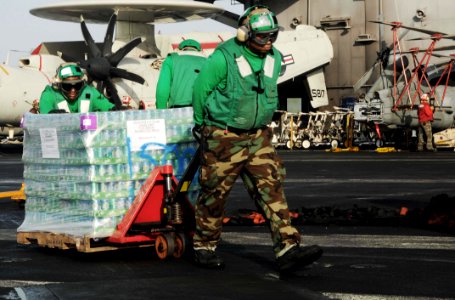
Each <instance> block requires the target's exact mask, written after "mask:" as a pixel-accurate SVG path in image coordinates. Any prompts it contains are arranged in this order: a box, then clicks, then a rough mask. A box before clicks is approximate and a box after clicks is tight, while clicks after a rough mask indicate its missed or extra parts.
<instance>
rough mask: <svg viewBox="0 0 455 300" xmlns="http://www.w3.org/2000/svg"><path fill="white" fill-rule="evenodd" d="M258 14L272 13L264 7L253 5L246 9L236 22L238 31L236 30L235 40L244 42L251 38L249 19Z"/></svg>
mask: <svg viewBox="0 0 455 300" xmlns="http://www.w3.org/2000/svg"><path fill="white" fill-rule="evenodd" d="M258 13H269V14H272V12H271V11H270V10H269V8H268V7H267V6H265V5H254V6H251V7H250V8H248V9H247V10H246V11H245V12H244V13H243V15H242V16H240V18H239V21H238V29H237V40H238V41H240V42H246V41H247V40H249V39H250V38H251V35H252V30H251V26H250V17H251V16H252V15H254V14H258ZM274 21H275V24H278V22H277V21H276V17H275V16H274Z"/></svg>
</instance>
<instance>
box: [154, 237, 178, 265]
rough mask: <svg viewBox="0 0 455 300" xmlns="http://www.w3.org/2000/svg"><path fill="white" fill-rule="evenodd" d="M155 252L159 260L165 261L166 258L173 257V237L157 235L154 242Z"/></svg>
mask: <svg viewBox="0 0 455 300" xmlns="http://www.w3.org/2000/svg"><path fill="white" fill-rule="evenodd" d="M155 250H156V254H157V255H158V257H159V258H160V259H166V257H168V256H171V255H173V254H174V252H175V251H174V250H175V242H174V238H173V236H172V235H171V234H169V233H164V234H160V235H158V236H157V237H156V240H155Z"/></svg>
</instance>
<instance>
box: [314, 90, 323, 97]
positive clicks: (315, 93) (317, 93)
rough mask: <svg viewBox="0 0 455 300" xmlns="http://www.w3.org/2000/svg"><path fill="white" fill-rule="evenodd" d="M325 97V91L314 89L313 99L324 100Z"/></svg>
mask: <svg viewBox="0 0 455 300" xmlns="http://www.w3.org/2000/svg"><path fill="white" fill-rule="evenodd" d="M324 95H325V90H318V89H312V90H311V97H313V98H322V97H324Z"/></svg>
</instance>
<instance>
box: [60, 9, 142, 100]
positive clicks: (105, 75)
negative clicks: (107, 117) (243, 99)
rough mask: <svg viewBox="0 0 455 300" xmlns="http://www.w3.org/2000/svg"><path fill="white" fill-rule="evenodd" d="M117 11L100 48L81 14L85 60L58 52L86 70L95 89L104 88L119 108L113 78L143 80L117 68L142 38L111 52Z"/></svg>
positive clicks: (140, 81)
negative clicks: (85, 50)
mask: <svg viewBox="0 0 455 300" xmlns="http://www.w3.org/2000/svg"><path fill="white" fill-rule="evenodd" d="M117 15H118V12H115V13H114V14H113V15H112V16H111V18H110V20H109V23H108V26H107V30H106V35H105V37H104V42H103V44H102V47H101V49H100V48H98V46H97V45H96V43H95V41H94V40H93V38H92V36H91V34H90V32H89V30H88V28H87V25H86V23H85V20H84V18H83V16H82V15H81V29H82V35H83V36H84V41H85V44H86V45H87V47H88V49H89V52H88V56H87V58H86V59H85V60H82V61H78V60H77V59H74V58H73V57H71V56H69V55H65V54H64V53H61V52H59V53H58V54H59V55H60V57H61V58H62V59H63V60H64V61H67V62H78V63H79V65H80V66H81V68H83V69H85V70H86V71H87V75H88V77H89V82H92V81H95V82H97V89H98V90H99V91H100V92H103V91H104V89H106V92H107V94H108V95H109V96H110V98H111V99H112V100H113V102H114V104H115V107H116V108H117V109H120V107H121V106H122V101H121V100H120V97H119V96H118V91H117V88H116V87H115V84H114V82H113V81H112V79H113V78H123V79H126V80H131V81H134V82H137V83H140V84H144V82H145V80H144V78H142V77H141V76H139V75H137V74H134V73H131V72H128V71H127V70H125V69H121V68H118V67H117V66H118V64H119V63H120V61H121V60H122V59H123V58H124V57H125V56H126V55H127V54H128V53H129V52H130V51H131V50H133V49H134V48H135V47H136V46H137V45H139V44H140V43H142V42H143V39H142V38H139V37H138V38H135V39H133V40H131V41H130V42H128V43H127V44H125V45H124V46H123V47H121V48H120V49H118V50H117V51H116V52H114V53H112V45H113V35H114V28H115V23H116V21H117Z"/></svg>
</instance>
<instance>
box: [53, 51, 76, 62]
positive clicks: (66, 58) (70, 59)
mask: <svg viewBox="0 0 455 300" xmlns="http://www.w3.org/2000/svg"><path fill="white" fill-rule="evenodd" d="M57 55H58V56H60V58H61V59H63V60H64V61H66V62H77V61H78V59H76V58H74V57H72V56H71V55H68V54H65V53H63V52H60V51H57Z"/></svg>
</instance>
